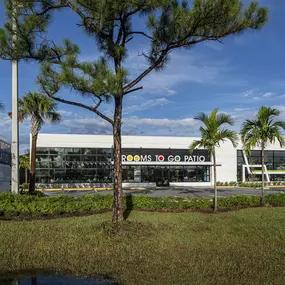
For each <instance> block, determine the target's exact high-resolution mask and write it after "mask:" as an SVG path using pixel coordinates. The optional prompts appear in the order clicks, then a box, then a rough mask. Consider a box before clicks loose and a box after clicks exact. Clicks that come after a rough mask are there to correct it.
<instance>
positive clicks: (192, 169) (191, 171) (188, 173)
mask: <svg viewBox="0 0 285 285" xmlns="http://www.w3.org/2000/svg"><path fill="white" fill-rule="evenodd" d="M184 181H185V182H196V181H197V174H196V166H194V165H193V166H192V165H191V166H184Z"/></svg>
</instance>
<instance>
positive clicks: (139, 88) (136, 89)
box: [123, 86, 143, 95]
mask: <svg viewBox="0 0 285 285" xmlns="http://www.w3.org/2000/svg"><path fill="white" fill-rule="evenodd" d="M141 89H143V86H140V87H137V88H134V89H131V90H129V91H127V92H125V93H124V94H123V95H127V94H129V93H132V92H135V91H138V90H141Z"/></svg>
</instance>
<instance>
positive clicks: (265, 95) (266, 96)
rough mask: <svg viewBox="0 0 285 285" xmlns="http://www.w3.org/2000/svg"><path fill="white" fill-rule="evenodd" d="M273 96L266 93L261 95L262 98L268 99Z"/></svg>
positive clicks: (270, 93)
mask: <svg viewBox="0 0 285 285" xmlns="http://www.w3.org/2000/svg"><path fill="white" fill-rule="evenodd" d="M273 95H274V93H272V92H267V93H265V94H263V95H262V97H265V98H269V97H272V96H273Z"/></svg>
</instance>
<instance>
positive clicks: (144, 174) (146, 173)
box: [141, 166, 155, 182]
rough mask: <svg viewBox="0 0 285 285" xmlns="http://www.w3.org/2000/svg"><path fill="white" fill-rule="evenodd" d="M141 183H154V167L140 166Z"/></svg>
mask: <svg viewBox="0 0 285 285" xmlns="http://www.w3.org/2000/svg"><path fill="white" fill-rule="evenodd" d="M141 181H142V182H155V166H142V167H141Z"/></svg>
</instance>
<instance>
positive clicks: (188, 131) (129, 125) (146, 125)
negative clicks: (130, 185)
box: [61, 116, 198, 136]
mask: <svg viewBox="0 0 285 285" xmlns="http://www.w3.org/2000/svg"><path fill="white" fill-rule="evenodd" d="M61 126H63V127H64V131H65V133H81V134H112V127H111V124H109V123H108V122H106V121H104V120H102V119H100V118H75V119H70V120H63V121H62V123H61ZM197 132H198V122H197V121H196V120H194V119H193V118H183V119H167V118H159V119H157V118H138V117H136V116H133V117H127V118H124V119H123V124H122V133H123V134H124V135H131V134H132V135H141V134H144V135H180V136H187V135H193V134H197Z"/></svg>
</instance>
